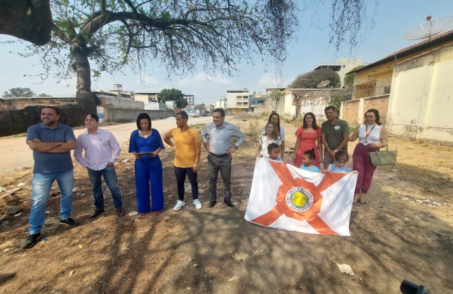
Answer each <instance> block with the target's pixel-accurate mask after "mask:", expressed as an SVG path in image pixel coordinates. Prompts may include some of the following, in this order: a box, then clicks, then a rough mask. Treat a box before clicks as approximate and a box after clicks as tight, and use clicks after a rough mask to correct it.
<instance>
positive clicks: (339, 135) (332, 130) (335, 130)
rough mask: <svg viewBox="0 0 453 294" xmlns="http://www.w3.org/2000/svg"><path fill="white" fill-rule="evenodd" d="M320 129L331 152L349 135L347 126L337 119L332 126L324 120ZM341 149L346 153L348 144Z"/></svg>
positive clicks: (344, 122)
mask: <svg viewBox="0 0 453 294" xmlns="http://www.w3.org/2000/svg"><path fill="white" fill-rule="evenodd" d="M321 129H322V133H323V134H324V136H325V137H326V141H327V144H328V145H329V148H330V149H331V150H335V149H336V148H337V147H338V146H340V144H341V142H343V138H344V136H347V135H349V125H348V123H347V122H346V121H344V120H342V119H338V120H337V122H336V123H335V124H334V125H332V124H331V123H330V122H329V121H328V120H326V121H325V122H323V123H322V126H321ZM342 149H343V150H346V151H347V150H348V143H346V145H344V146H343V148H342Z"/></svg>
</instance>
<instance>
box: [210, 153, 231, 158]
mask: <svg viewBox="0 0 453 294" xmlns="http://www.w3.org/2000/svg"><path fill="white" fill-rule="evenodd" d="M210 154H211V155H213V156H215V157H224V156H227V155H228V154H226V153H225V154H214V153H210Z"/></svg>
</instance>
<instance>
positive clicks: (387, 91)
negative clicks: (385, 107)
mask: <svg viewBox="0 0 453 294" xmlns="http://www.w3.org/2000/svg"><path fill="white" fill-rule="evenodd" d="M391 87H392V86H387V87H384V94H390V90H391Z"/></svg>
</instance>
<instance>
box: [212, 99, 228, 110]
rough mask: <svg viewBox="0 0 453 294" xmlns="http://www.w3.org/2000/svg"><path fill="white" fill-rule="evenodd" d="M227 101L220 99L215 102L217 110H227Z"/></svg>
mask: <svg viewBox="0 0 453 294" xmlns="http://www.w3.org/2000/svg"><path fill="white" fill-rule="evenodd" d="M226 106H227V103H226V99H219V100H217V101H216V102H215V108H222V109H226V108H227V107H226Z"/></svg>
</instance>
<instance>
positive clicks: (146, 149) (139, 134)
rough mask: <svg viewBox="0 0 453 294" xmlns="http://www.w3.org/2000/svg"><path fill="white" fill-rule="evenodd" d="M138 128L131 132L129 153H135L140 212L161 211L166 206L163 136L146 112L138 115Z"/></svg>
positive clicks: (136, 184)
mask: <svg viewBox="0 0 453 294" xmlns="http://www.w3.org/2000/svg"><path fill="white" fill-rule="evenodd" d="M137 128H138V130H135V131H133V132H132V134H131V140H130V143H129V153H132V154H134V156H135V158H136V160H135V187H136V191H137V206H138V212H139V213H140V214H141V215H145V214H146V213H147V212H148V211H150V210H152V211H156V212H157V213H161V212H162V209H163V208H164V189H163V184H162V162H161V161H160V158H159V155H158V154H159V152H160V151H161V150H162V149H164V144H163V143H162V138H161V136H160V134H159V132H158V131H157V130H156V129H152V128H151V118H150V117H149V115H148V114H146V113H140V114H139V116H138V117H137ZM150 181H151V197H152V208H151V207H150V195H149V182H150Z"/></svg>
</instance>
